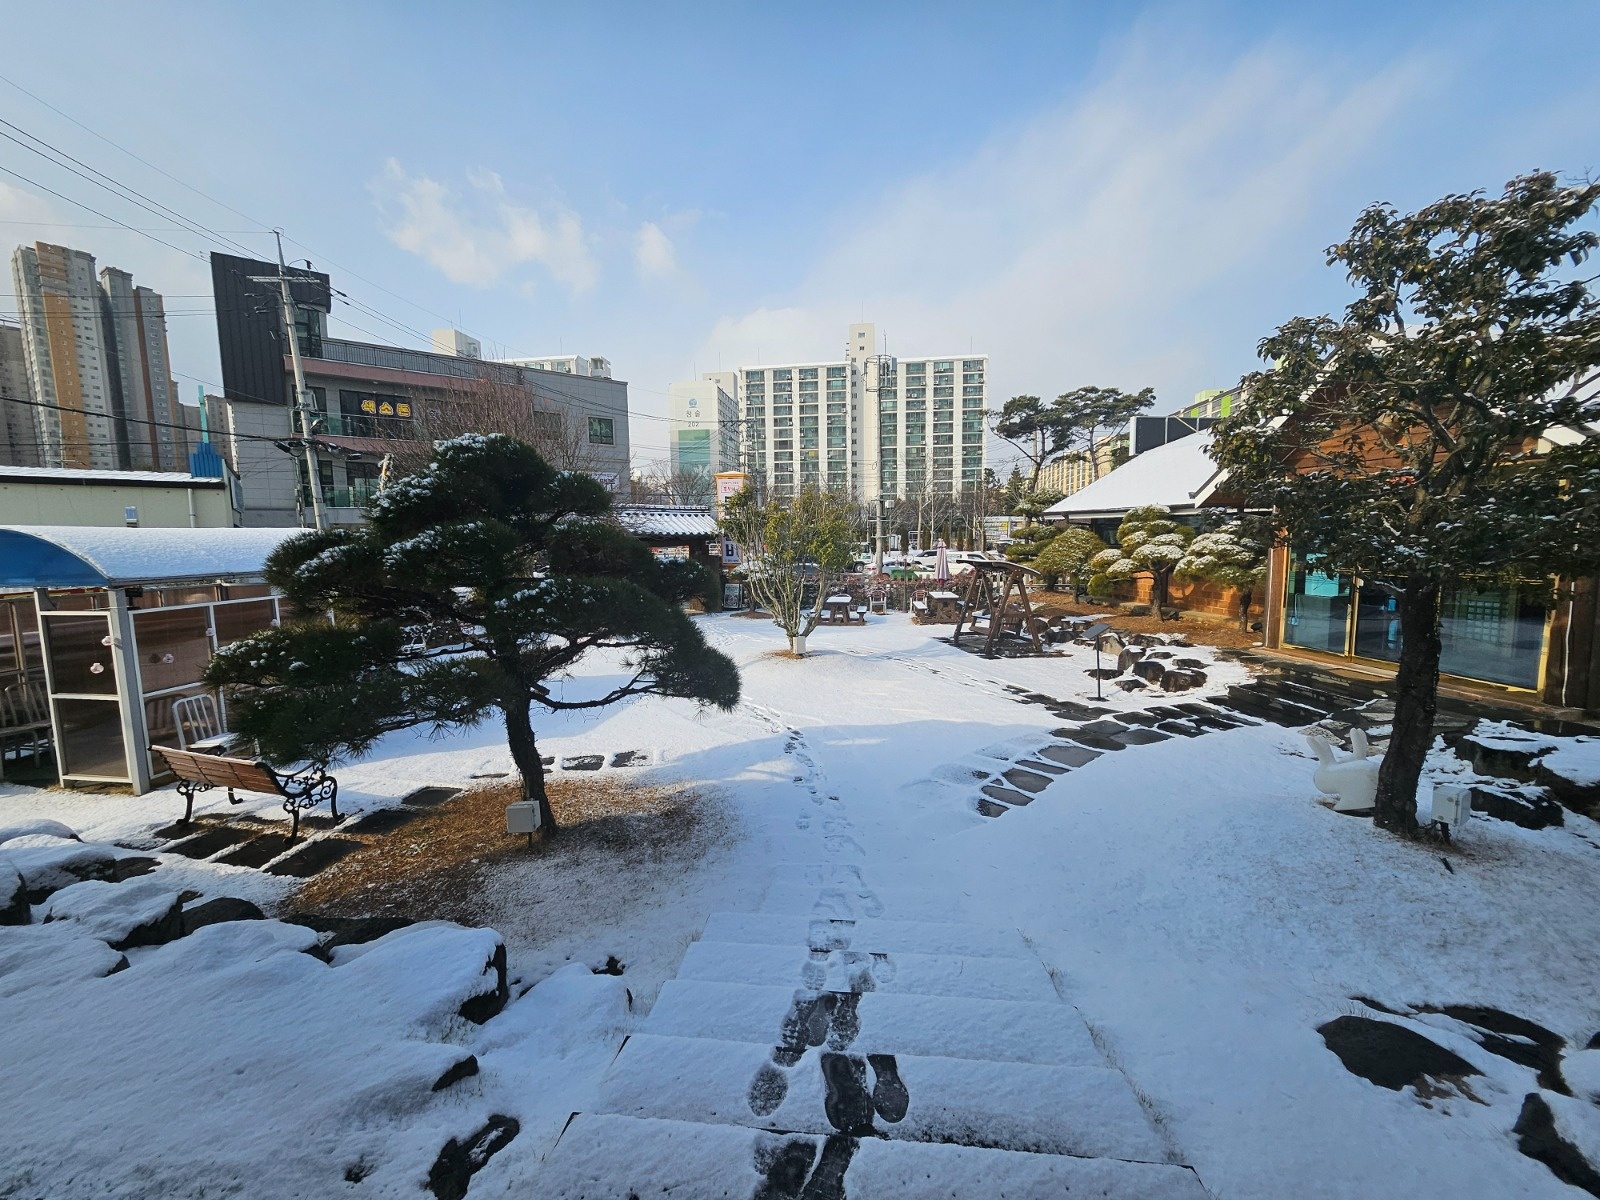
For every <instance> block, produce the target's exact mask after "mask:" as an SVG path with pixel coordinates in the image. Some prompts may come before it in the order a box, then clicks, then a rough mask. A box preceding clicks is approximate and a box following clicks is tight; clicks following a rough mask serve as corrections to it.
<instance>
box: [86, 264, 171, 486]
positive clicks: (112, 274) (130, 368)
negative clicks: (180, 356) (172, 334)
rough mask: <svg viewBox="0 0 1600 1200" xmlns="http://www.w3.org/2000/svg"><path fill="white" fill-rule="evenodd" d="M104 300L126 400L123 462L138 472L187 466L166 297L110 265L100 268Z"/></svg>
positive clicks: (119, 388) (116, 368) (115, 364)
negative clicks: (170, 353)
mask: <svg viewBox="0 0 1600 1200" xmlns="http://www.w3.org/2000/svg"><path fill="white" fill-rule="evenodd" d="M100 303H101V308H102V311H103V312H104V314H105V322H106V326H107V328H108V329H110V330H111V334H112V336H111V338H110V345H111V347H112V349H113V354H112V356H111V359H110V361H111V364H112V366H113V368H114V374H115V391H116V393H117V394H118V396H119V397H120V399H121V404H120V410H121V425H122V431H123V440H122V442H121V449H122V452H123V455H124V458H123V465H124V466H125V467H127V468H129V469H130V470H135V471H182V470H187V469H188V461H187V460H188V456H187V454H186V453H185V448H184V431H183V429H182V424H183V422H182V420H181V416H180V414H179V412H178V398H177V396H176V395H175V394H174V391H173V386H172V362H171V359H170V358H169V357H168V354H167V314H166V310H165V308H164V307H163V305H162V303H161V296H160V295H159V294H158V293H156V292H153V291H151V290H150V289H149V288H147V287H135V286H134V285H133V276H132V275H130V274H128V272H126V271H119V270H117V268H115V267H105V268H103V269H102V270H101V272H100Z"/></svg>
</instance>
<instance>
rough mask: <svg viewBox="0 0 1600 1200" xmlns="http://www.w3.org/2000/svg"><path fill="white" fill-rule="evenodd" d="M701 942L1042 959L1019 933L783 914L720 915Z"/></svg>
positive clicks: (715, 916) (930, 923) (988, 927)
mask: <svg viewBox="0 0 1600 1200" xmlns="http://www.w3.org/2000/svg"><path fill="white" fill-rule="evenodd" d="M700 940H701V941H703V942H741V943H745V944H750V945H775V946H809V947H810V948H811V949H814V950H815V949H824V950H826V949H853V950H869V951H870V950H901V951H904V952H906V953H907V954H960V955H964V956H966V957H968V958H1020V959H1026V960H1028V961H1029V962H1037V961H1038V956H1037V955H1036V954H1034V952H1033V951H1032V950H1030V949H1028V944H1027V943H1026V942H1024V941H1023V940H1022V936H1021V935H1020V934H1019V933H1018V932H1017V931H1016V930H1015V929H999V928H996V927H994V926H992V925H973V924H968V923H965V922H960V921H895V920H889V919H878V920H874V919H872V918H866V919H863V920H859V921H832V920H827V919H825V918H824V919H818V918H815V917H801V916H786V915H784V914H781V913H751V912H716V913H712V914H711V916H710V917H709V918H708V919H707V921H706V927H705V931H704V932H703V933H701V935H700ZM651 1011H652V1012H653V1011H654V1010H653V1009H652V1010H651ZM763 1036H765V1035H763Z"/></svg>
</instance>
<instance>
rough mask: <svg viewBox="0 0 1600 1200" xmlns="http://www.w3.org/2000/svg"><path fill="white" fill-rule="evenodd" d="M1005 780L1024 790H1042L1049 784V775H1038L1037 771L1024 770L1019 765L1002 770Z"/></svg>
mask: <svg viewBox="0 0 1600 1200" xmlns="http://www.w3.org/2000/svg"><path fill="white" fill-rule="evenodd" d="M1003 774H1004V776H1005V779H1006V782H1007V783H1009V784H1011V785H1012V786H1013V787H1019V788H1021V789H1022V790H1023V791H1025V792H1042V791H1044V789H1045V788H1047V787H1049V786H1050V776H1048V775H1040V774H1039V773H1038V772H1037V771H1028V770H1024V769H1023V768H1021V767H1012V768H1011V770H1009V771H1005V772H1003Z"/></svg>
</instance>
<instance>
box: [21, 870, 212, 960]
mask: <svg viewBox="0 0 1600 1200" xmlns="http://www.w3.org/2000/svg"><path fill="white" fill-rule="evenodd" d="M42 911H43V919H44V920H45V922H47V923H48V922H53V921H71V922H72V923H73V924H74V925H76V926H78V927H79V928H80V929H81V930H82V931H83V932H84V933H87V934H90V935H92V936H94V937H97V938H100V939H101V940H102V941H104V942H106V943H107V944H108V945H110V946H111V948H112V949H114V950H126V949H128V948H129V947H131V946H155V945H159V944H161V943H162V942H170V941H171V940H172V939H173V938H177V937H182V936H183V915H182V904H181V903H180V902H179V899H178V893H177V892H176V891H174V890H173V889H172V888H170V887H168V886H167V885H166V884H164V883H163V882H161V881H160V880H159V879H150V878H144V879H130V880H128V881H127V882H126V883H106V882H105V881H104V880H99V879H91V880H87V881H86V882H84V883H75V884H73V885H72V886H71V887H65V888H62V889H61V890H60V891H59V892H57V893H56V894H55V895H53V896H51V897H50V899H49V901H48V902H47V903H46V904H45V905H44V907H43V910H42Z"/></svg>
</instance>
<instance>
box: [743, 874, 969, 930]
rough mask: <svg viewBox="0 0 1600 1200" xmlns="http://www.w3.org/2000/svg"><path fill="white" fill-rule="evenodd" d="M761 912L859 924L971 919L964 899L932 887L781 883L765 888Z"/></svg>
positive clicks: (963, 920)
mask: <svg viewBox="0 0 1600 1200" xmlns="http://www.w3.org/2000/svg"><path fill="white" fill-rule="evenodd" d="M760 911H761V912H764V913H788V914H789V915H791V916H807V917H810V916H818V917H835V918H842V919H846V920H858V921H859V920H861V919H863V918H867V917H871V918H878V917H888V918H890V919H892V920H900V921H959V922H966V921H970V920H971V918H972V916H973V913H972V910H971V906H970V903H969V902H968V900H967V898H966V897H965V896H962V895H959V894H957V893H953V892H942V891H939V890H937V889H935V888H904V887H895V888H886V887H868V886H866V885H848V884H824V885H814V884H806V883H782V882H778V883H774V884H773V885H772V886H771V887H769V888H768V889H767V894H766V895H765V896H764V897H762V900H761V905H760Z"/></svg>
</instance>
